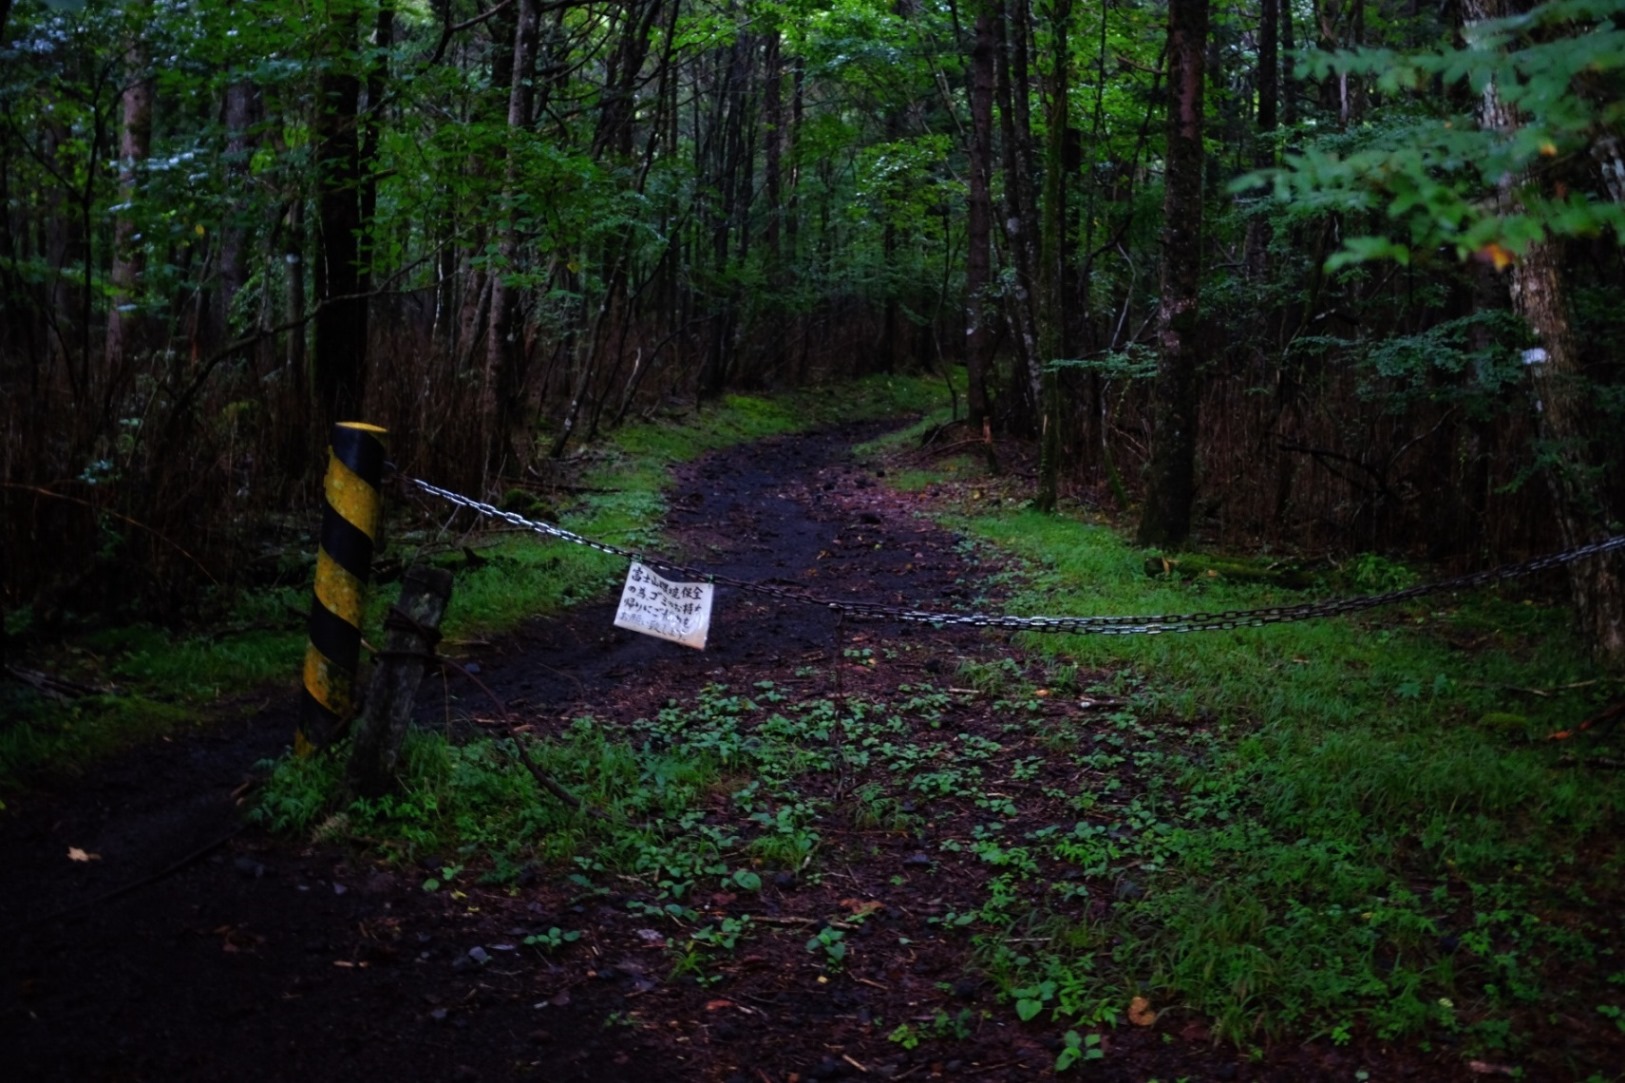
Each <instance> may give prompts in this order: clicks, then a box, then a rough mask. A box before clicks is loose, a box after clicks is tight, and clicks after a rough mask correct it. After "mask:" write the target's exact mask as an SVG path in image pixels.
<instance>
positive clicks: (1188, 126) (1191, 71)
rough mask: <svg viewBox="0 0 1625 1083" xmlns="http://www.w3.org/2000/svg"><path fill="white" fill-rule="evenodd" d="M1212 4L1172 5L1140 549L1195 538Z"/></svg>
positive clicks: (1177, 0) (1188, 1) (1184, 0)
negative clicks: (1153, 379)
mask: <svg viewBox="0 0 1625 1083" xmlns="http://www.w3.org/2000/svg"><path fill="white" fill-rule="evenodd" d="M1207 26H1208V0H1170V2H1169V5H1168V95H1169V105H1168V152H1167V156H1166V162H1167V166H1166V175H1165V178H1164V181H1163V198H1162V300H1161V303H1160V304H1159V305H1158V307H1157V385H1156V391H1155V405H1154V411H1155V425H1156V428H1155V430H1154V431H1153V434H1152V445H1151V463H1150V469H1149V476H1148V478H1147V479H1146V480H1147V483H1148V484H1147V489H1146V496H1145V508H1144V510H1143V512H1142V515H1141V518H1140V529H1139V532H1138V540H1139V544H1141V545H1147V546H1158V547H1161V548H1165V549H1172V548H1177V547H1179V546H1181V545H1183V544H1184V543H1185V541H1186V539H1187V538H1189V536H1190V531H1191V507H1192V504H1193V502H1194V501H1195V496H1196V426H1197V401H1198V398H1199V396H1200V391H1201V388H1200V384H1199V381H1198V379H1197V365H1198V363H1199V360H1200V358H1199V355H1198V353H1197V342H1196V331H1197V326H1198V317H1199V312H1198V307H1197V290H1198V287H1199V285H1200V263H1201V255H1202V158H1203V155H1202V109H1203V105H1202V99H1203V90H1204V78H1203V75H1204V73H1203V60H1204V52H1205V50H1204V46H1205V42H1206V38H1207Z"/></svg>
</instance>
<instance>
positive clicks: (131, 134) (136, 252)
mask: <svg viewBox="0 0 1625 1083" xmlns="http://www.w3.org/2000/svg"><path fill="white" fill-rule="evenodd" d="M150 14H151V5H150V4H142V5H139V6H138V7H137V8H136V10H135V11H134V12H132V13H131V19H132V26H133V27H134V29H132V30H131V33H130V40H129V43H128V44H127V46H126V47H125V51H124V67H125V73H124V93H123V95H122V99H123V100H122V103H121V104H122V110H121V114H120V120H119V169H118V190H119V204H120V206H122V207H124V208H125V209H124V211H122V212H121V213H120V214H119V216H118V217H117V218H116V219H115V220H114V223H113V265H112V272H111V279H112V283H113V297H112V303H111V304H110V305H109V306H108V311H107V339H106V342H105V343H104V349H103V356H104V359H105V362H106V367H105V372H106V374H107V376H108V379H109V380H110V381H112V382H116V381H117V379H118V376H117V374H118V373H121V372H123V371H124V367H125V364H126V363H127V362H128V360H129V358H130V355H131V354H133V353H136V352H139V351H140V350H141V349H142V348H143V347H144V346H146V345H147V343H145V342H143V341H142V340H143V339H144V338H145V337H146V335H145V325H146V323H147V322H148V321H146V320H145V319H144V318H143V316H142V312H141V309H142V306H141V301H140V298H139V296H138V292H139V289H140V282H141V277H142V272H143V270H144V269H145V264H146V261H145V258H144V257H143V254H142V251H141V246H140V243H139V237H138V234H139V231H140V226H139V225H138V224H137V222H136V219H135V217H134V215H133V213H132V212H133V210H134V208H135V205H136V203H137V201H138V198H139V196H138V192H137V175H138V174H139V172H140V170H141V169H142V168H143V167H144V166H145V164H146V161H147V157H148V156H149V155H150V154H151V152H152V104H153V89H154V87H153V80H152V76H151V73H150V71H149V70H148V69H149V67H150V60H149V57H148V54H147V42H146V39H145V37H144V36H143V35H144V33H145V30H146V25H147V23H148V21H149V20H150Z"/></svg>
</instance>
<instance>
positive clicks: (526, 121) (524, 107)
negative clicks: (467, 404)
mask: <svg viewBox="0 0 1625 1083" xmlns="http://www.w3.org/2000/svg"><path fill="white" fill-rule="evenodd" d="M540 30H541V22H540V13H539V12H538V10H537V6H536V0H519V12H518V18H517V20H516V22H515V25H514V38H513V53H512V57H513V61H512V67H511V69H510V82H509V87H508V131H509V133H510V139H511V140H512V141H514V142H517V141H519V140H521V139H523V138H524V133H525V132H526V131H527V130H528V129H529V127H530V117H531V105H532V100H533V95H532V89H531V88H532V86H533V85H534V76H535V71H536V41H537V37H538V35H539V34H540ZM522 183H523V178H522V177H521V175H520V164H519V162H518V161H517V160H516V158H515V157H514V155H513V154H511V153H509V154H508V164H507V173H506V180H505V181H504V184H503V195H504V197H505V199H506V200H507V201H508V202H509V204H510V205H509V207H508V211H507V218H506V221H505V222H504V223H503V226H502V239H501V241H500V242H499V244H498V247H497V251H498V258H497V261H496V266H495V267H494V268H493V269H492V272H491V325H490V328H489V330H488V332H487V334H486V338H485V369H484V372H483V374H482V375H481V378H480V403H479V410H478V413H479V418H480V424H481V425H482V426H483V427H484V429H485V433H484V439H483V440H481V441H480V444H481V447H480V451H481V454H482V455H483V456H484V459H485V471H484V477H483V478H482V480H484V481H489V479H490V478H492V477H494V476H495V475H496V474H497V473H499V472H500V471H501V466H502V461H503V459H504V458H505V457H506V456H507V454H508V450H509V449H508V441H509V439H510V437H511V435H512V426H513V422H514V419H515V417H516V415H517V413H518V410H517V399H518V396H519V385H520V383H521V380H520V378H519V370H520V367H521V365H522V364H523V360H524V352H525V343H524V330H523V328H521V327H520V325H519V290H518V289H517V288H516V287H515V286H514V285H513V284H512V281H511V279H512V276H514V275H515V274H517V273H518V267H519V212H518V210H517V209H515V207H514V206H513V205H512V203H513V201H514V200H516V199H517V198H518V196H519V189H520V186H521V184H522Z"/></svg>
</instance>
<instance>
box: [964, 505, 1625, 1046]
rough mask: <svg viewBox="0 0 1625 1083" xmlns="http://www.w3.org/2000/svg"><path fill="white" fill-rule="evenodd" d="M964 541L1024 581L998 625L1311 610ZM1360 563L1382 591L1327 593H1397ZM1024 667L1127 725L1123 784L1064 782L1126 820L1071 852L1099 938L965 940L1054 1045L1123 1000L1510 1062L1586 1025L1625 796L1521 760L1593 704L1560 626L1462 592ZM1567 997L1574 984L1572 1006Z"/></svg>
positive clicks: (1273, 1029)
mask: <svg viewBox="0 0 1625 1083" xmlns="http://www.w3.org/2000/svg"><path fill="white" fill-rule="evenodd" d="M961 525H962V527H963V528H964V529H966V530H967V531H968V532H970V533H971V534H973V535H974V536H976V537H978V538H980V539H982V540H983V541H984V542H985V543H987V544H991V545H995V546H997V547H999V548H1000V549H1002V550H1005V551H1009V552H1015V553H1019V554H1021V555H1022V556H1023V557H1024V558H1025V567H1026V568H1027V570H1028V575H1027V578H1026V582H1025V586H1024V588H1023V589H1022V590H1021V591H1020V592H1019V594H1018V596H1017V598H1016V599H1015V600H1014V602H1013V604H1012V608H1013V609H1015V610H1017V611H1021V612H1028V613H1036V612H1044V613H1056V614H1079V615H1103V614H1158V613H1183V612H1191V611H1217V610H1227V609H1251V608H1258V607H1266V606H1272V605H1279V604H1291V603H1295V602H1300V601H1304V600H1308V599H1309V598H1311V597H1313V596H1315V594H1316V592H1307V593H1303V594H1299V593H1297V592H1292V591H1286V590H1282V589H1280V588H1270V587H1260V586H1257V585H1245V584H1243V585H1238V584H1232V583H1227V582H1222V581H1219V582H1212V581H1205V582H1196V583H1175V582H1168V581H1165V580H1162V579H1156V580H1153V579H1150V578H1147V577H1146V576H1145V575H1144V573H1143V570H1142V559H1141V556H1142V555H1141V554H1140V553H1138V552H1137V551H1135V550H1133V549H1131V548H1130V547H1128V546H1127V545H1125V544H1123V543H1122V542H1121V541H1120V540H1119V538H1118V536H1117V535H1116V534H1115V533H1114V532H1112V531H1110V530H1108V529H1105V528H1103V527H1099V526H1090V525H1086V524H1083V523H1080V522H1077V521H1073V520H1068V519H1064V518H1060V517H1052V516H1041V515H1038V514H1036V513H1032V512H1027V513H1022V514H1018V515H1014V516H1000V517H997V518H994V517H984V518H971V519H967V520H964V521H963V522H962V523H961ZM1365 563H1366V564H1367V565H1369V567H1367V568H1365V569H1364V571H1365V572H1367V573H1369V572H1370V571H1371V568H1376V570H1377V571H1382V572H1385V573H1386V579H1385V581H1383V582H1380V583H1379V582H1369V581H1357V582H1355V583H1352V584H1349V583H1329V584H1327V588H1324V589H1325V590H1326V592H1329V590H1330V588H1334V587H1338V586H1344V587H1347V586H1355V587H1364V588H1366V589H1371V588H1378V589H1387V588H1389V587H1392V586H1397V585H1402V584H1401V583H1399V582H1398V581H1397V580H1393V567H1392V566H1384V567H1379V566H1378V565H1379V563H1380V562H1377V561H1367V562H1365ZM1364 578H1365V580H1369V574H1367V575H1365V576H1364ZM1029 646H1030V647H1031V648H1032V649H1034V650H1036V651H1038V652H1039V653H1040V655H1041V656H1045V657H1048V658H1050V659H1051V660H1052V665H1053V664H1063V665H1066V666H1076V667H1078V668H1079V669H1080V670H1085V671H1091V670H1092V671H1096V672H1099V673H1103V674H1110V675H1111V676H1110V678H1109V679H1108V680H1107V681H1106V682H1105V683H1104V685H1103V686H1102V688H1101V689H1100V691H1101V692H1103V693H1106V694H1118V695H1121V694H1122V693H1123V692H1124V691H1125V690H1127V692H1128V695H1127V696H1126V701H1127V706H1126V707H1125V710H1126V711H1128V712H1130V713H1131V714H1132V716H1133V718H1134V719H1136V720H1142V719H1143V720H1144V721H1143V722H1142V723H1140V725H1141V728H1140V730H1139V731H1137V732H1135V733H1134V735H1133V741H1132V743H1131V744H1129V745H1125V746H1123V748H1122V751H1121V752H1120V753H1118V754H1117V756H1118V757H1121V758H1114V757H1113V756H1112V755H1107V756H1105V757H1104V758H1102V757H1101V755H1100V753H1099V752H1091V753H1090V754H1089V755H1088V757H1086V762H1085V765H1086V766H1089V765H1093V766H1094V767H1095V768H1096V769H1100V768H1107V769H1116V767H1117V765H1118V764H1119V763H1132V764H1133V766H1134V768H1135V772H1134V779H1133V783H1132V788H1133V789H1134V790H1136V791H1138V792H1137V793H1136V794H1135V795H1134V796H1133V798H1131V799H1130V800H1129V801H1128V803H1127V804H1126V805H1117V804H1115V803H1111V802H1102V804H1101V806H1099V810H1098V811H1097V812H1096V814H1095V820H1094V828H1104V830H1105V832H1106V836H1105V837H1108V838H1110V839H1112V840H1113V841H1112V843H1111V845H1110V847H1108V848H1106V850H1105V852H1104V856H1102V850H1101V849H1100V848H1099V847H1096V848H1094V849H1090V848H1089V847H1087V846H1084V847H1080V848H1078V853H1079V855H1081V856H1080V858H1079V860H1081V861H1083V862H1085V864H1086V866H1087V867H1091V868H1095V869H1100V870H1104V871H1105V873H1106V874H1107V876H1108V877H1111V878H1114V879H1115V884H1116V887H1115V888H1114V890H1115V891H1116V894H1115V895H1114V896H1113V904H1112V905H1111V906H1110V907H1109V909H1108V910H1107V916H1106V917H1105V918H1104V919H1103V920H1100V921H1098V922H1094V923H1088V924H1084V925H1079V924H1077V922H1076V920H1075V919H1073V918H1071V917H1070V916H1068V915H1069V913H1070V911H1071V909H1072V908H1070V907H1067V908H1055V909H1054V910H1052V911H1051V916H1050V917H1049V918H1048V919H1046V920H1047V922H1048V923H1049V927H1050V930H1051V932H1052V933H1053V934H1054V935H1053V940H1054V942H1057V943H1063V944H1073V945H1075V948H1074V949H1073V950H1060V951H1057V950H1046V951H1043V952H1028V951H1021V950H1016V949H1013V948H1011V947H1009V946H1008V945H1007V944H1006V943H1004V942H1003V941H1002V940H1001V938H999V937H998V936H987V937H984V939H983V941H982V949H983V951H984V952H985V953H986V956H987V958H988V959H989V961H990V964H991V965H993V966H995V967H996V968H997V969H999V970H1000V971H1001V972H1002V973H1004V974H1005V975H1006V979H1005V980H1006V981H1007V983H1008V984H1009V986H1010V988H1011V989H1012V990H1017V989H1027V990H1029V991H1030V990H1032V989H1034V988H1037V989H1039V990H1041V991H1043V990H1049V995H1048V996H1046V997H1045V998H1043V1002H1044V1004H1045V1007H1046V1010H1053V1011H1054V1012H1055V1013H1056V1014H1057V1015H1058V1016H1059V1017H1062V1018H1071V1017H1075V1016H1076V1015H1077V1014H1079V1013H1083V1014H1087V1012H1088V1010H1089V1005H1090V1004H1091V1003H1093V1004H1096V1005H1099V1004H1102V1003H1120V1002H1121V997H1117V998H1113V997H1111V996H1110V994H1111V992H1112V991H1114V990H1132V989H1137V990H1144V991H1147V992H1148V993H1149V994H1151V995H1152V996H1153V997H1154V998H1155V999H1156V1000H1157V1001H1158V1002H1160V1003H1178V1004H1184V1005H1188V1006H1190V1007H1193V1008H1195V1009H1196V1010H1198V1011H1199V1012H1201V1013H1202V1014H1204V1015H1206V1016H1208V1017H1209V1018H1211V1019H1212V1020H1213V1021H1214V1023H1215V1024H1216V1029H1217V1030H1218V1031H1219V1032H1220V1033H1223V1034H1225V1035H1226V1036H1229V1037H1231V1038H1234V1039H1237V1040H1241V1041H1249V1040H1256V1039H1260V1038H1264V1037H1281V1036H1286V1035H1294V1036H1303V1035H1314V1034H1318V1035H1321V1036H1326V1037H1330V1039H1331V1040H1333V1041H1334V1042H1347V1041H1351V1040H1353V1038H1354V1037H1355V1036H1356V1035H1357V1034H1360V1033H1374V1034H1375V1035H1376V1036H1377V1037H1379V1038H1381V1039H1384V1040H1392V1039H1395V1038H1399V1037H1411V1038H1417V1037H1424V1038H1427V1037H1432V1038H1437V1037H1438V1036H1439V1035H1441V1034H1448V1035H1454V1036H1456V1037H1455V1039H1454V1040H1464V1041H1466V1042H1467V1043H1469V1045H1471V1046H1473V1047H1475V1048H1481V1049H1485V1050H1495V1049H1503V1048H1507V1047H1515V1048H1517V1049H1522V1050H1527V1049H1528V1047H1529V1043H1530V1042H1532V1041H1533V1038H1534V1036H1533V1034H1532V1033H1530V1032H1528V1031H1527V1030H1526V1029H1523V1027H1524V1025H1525V1023H1526V1020H1527V1019H1529V1018H1533V1016H1534V1015H1546V1014H1548V1013H1551V1012H1558V1013H1562V1012H1575V1013H1577V1014H1578V1015H1581V1016H1585V1015H1589V1014H1590V1013H1591V1009H1592V1005H1591V1004H1590V1003H1589V1002H1588V999H1587V998H1595V997H1597V996H1598V995H1599V992H1600V990H1599V988H1598V985H1599V982H1598V981H1597V979H1598V978H1600V976H1601V975H1603V974H1605V973H1607V972H1608V970H1609V969H1614V970H1617V968H1618V965H1619V963H1618V960H1617V958H1615V957H1614V948H1613V946H1612V944H1611V938H1609V937H1607V936H1606V935H1605V933H1604V930H1605V929H1606V928H1607V926H1608V922H1609V918H1608V917H1607V913H1608V911H1609V910H1610V908H1611V905H1617V903H1618V901H1619V895H1618V890H1617V886H1616V884H1615V882H1614V877H1613V874H1612V873H1603V872H1601V869H1603V868H1608V869H1618V868H1619V867H1620V864H1621V861H1622V850H1621V847H1620V842H1619V840H1620V839H1621V838H1622V837H1625V791H1621V790H1620V788H1619V786H1618V785H1617V779H1616V778H1615V776H1613V775H1612V774H1610V773H1609V772H1607V771H1605V770H1593V769H1589V768H1588V766H1587V764H1588V761H1592V760H1596V761H1598V765H1599V767H1601V766H1604V765H1605V764H1606V763H1607V762H1608V761H1609V760H1610V759H1612V758H1617V756H1618V754H1619V751H1620V748H1619V746H1620V741H1619V740H1618V737H1617V735H1608V736H1601V737H1598V738H1596V739H1594V740H1590V741H1585V742H1581V743H1579V744H1572V743H1570V744H1566V745H1560V744H1555V743H1553V742H1549V741H1544V740H1539V739H1537V738H1539V737H1541V736H1543V735H1544V734H1546V733H1549V732H1551V731H1555V730H1559V729H1563V728H1567V727H1570V726H1572V725H1573V724H1574V723H1575V722H1577V721H1578V720H1580V719H1581V718H1584V717H1586V716H1587V715H1588V714H1589V713H1591V712H1592V711H1594V710H1595V709H1597V708H1598V707H1599V706H1600V705H1601V703H1602V702H1603V701H1604V697H1605V696H1606V695H1607V694H1608V692H1609V691H1610V689H1611V688H1617V686H1614V685H1610V684H1609V683H1608V682H1607V681H1606V680H1604V679H1603V677H1602V675H1600V674H1598V673H1596V672H1595V671H1593V670H1592V669H1591V668H1590V666H1589V665H1588V663H1587V662H1586V661H1585V654H1584V651H1583V650H1582V649H1581V648H1580V645H1579V644H1578V643H1576V642H1575V641H1574V639H1573V638H1572V636H1571V635H1570V633H1569V631H1568V627H1567V620H1566V615H1565V614H1564V613H1563V612H1561V611H1559V610H1555V609H1547V608H1544V607H1541V606H1537V605H1533V604H1530V603H1529V602H1527V601H1526V600H1522V599H1518V598H1516V597H1509V596H1503V595H1502V594H1499V593H1497V592H1496V591H1480V592H1477V593H1471V594H1462V595H1459V596H1449V595H1444V596H1439V597H1435V598H1430V599H1423V600H1421V601H1418V602H1413V603H1409V604H1405V605H1401V606H1395V607H1390V608H1388V609H1384V610H1378V611H1375V612H1373V613H1369V614H1366V615H1362V616H1360V617H1354V618H1350V617H1341V618H1334V619H1327V620H1320V621H1314V622H1307V623H1302V624H1291V625H1276V626H1271V627H1265V628H1254V629H1241V630H1235V631H1227V632H1212V633H1196V634H1190V635H1162V636H1155V637H1134V638H1126V639H1117V638H1107V637H1098V638H1088V637H1078V636H1053V637H1048V638H1042V639H1040V638H1036V637H1035V638H1034V639H1033V641H1032V642H1031V643H1029ZM1195 735H1200V736H1201V737H1202V740H1203V748H1202V752H1201V754H1200V755H1199V756H1191V755H1189V749H1190V747H1191V743H1192V739H1193V736H1195ZM1125 788H1126V787H1125ZM1094 828H1090V829H1089V830H1090V831H1092V830H1094ZM1086 834H1088V832H1087V831H1086ZM1090 837H1091V838H1093V837H1095V836H1093V835H1090ZM1580 854H1585V855H1586V857H1585V858H1584V859H1581V858H1580V857H1579V855H1580ZM1090 862H1093V865H1089V864H1088V863H1090ZM1124 884H1128V885H1130V887H1129V888H1127V889H1126V890H1125V889H1123V887H1122V885H1124ZM1604 899H1612V900H1613V904H1608V903H1602V902H1601V900H1604ZM1580 900H1585V901H1584V902H1581V901H1580ZM1607 959H1613V960H1614V961H1612V962H1605V960H1607ZM1580 972H1585V973H1588V974H1590V975H1591V978H1592V979H1593V980H1592V982H1591V983H1589V984H1587V985H1584V986H1582V987H1580V988H1577V985H1579V984H1580V983H1577V982H1576V981H1575V980H1574V976H1575V975H1576V974H1577V973H1580ZM1063 994H1064V995H1063Z"/></svg>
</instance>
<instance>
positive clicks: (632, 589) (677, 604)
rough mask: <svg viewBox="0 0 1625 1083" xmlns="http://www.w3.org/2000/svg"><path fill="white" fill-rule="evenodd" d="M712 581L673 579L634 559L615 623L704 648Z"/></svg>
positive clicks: (709, 615) (709, 614) (707, 628)
mask: <svg viewBox="0 0 1625 1083" xmlns="http://www.w3.org/2000/svg"><path fill="white" fill-rule="evenodd" d="M711 590H712V588H711V584H709V583H675V582H673V581H672V580H670V579H663V578H661V577H660V576H658V575H656V574H655V573H654V572H651V571H650V570H649V569H648V568H645V567H644V566H643V565H641V564H638V563H636V562H634V563H633V565H632V567H631V568H630V569H629V570H628V571H627V573H626V586H625V587H623V588H621V605H620V608H619V609H617V610H616V611H615V627H617V628H629V629H631V630H632V631H634V632H642V633H643V634H644V635H651V636H657V637H659V638H661V639H669V640H671V641H672V642H673V643H681V644H683V645H684V646H687V647H694V648H695V649H697V650H704V649H705V637H706V635H707V633H709V632H710V630H711Z"/></svg>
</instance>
